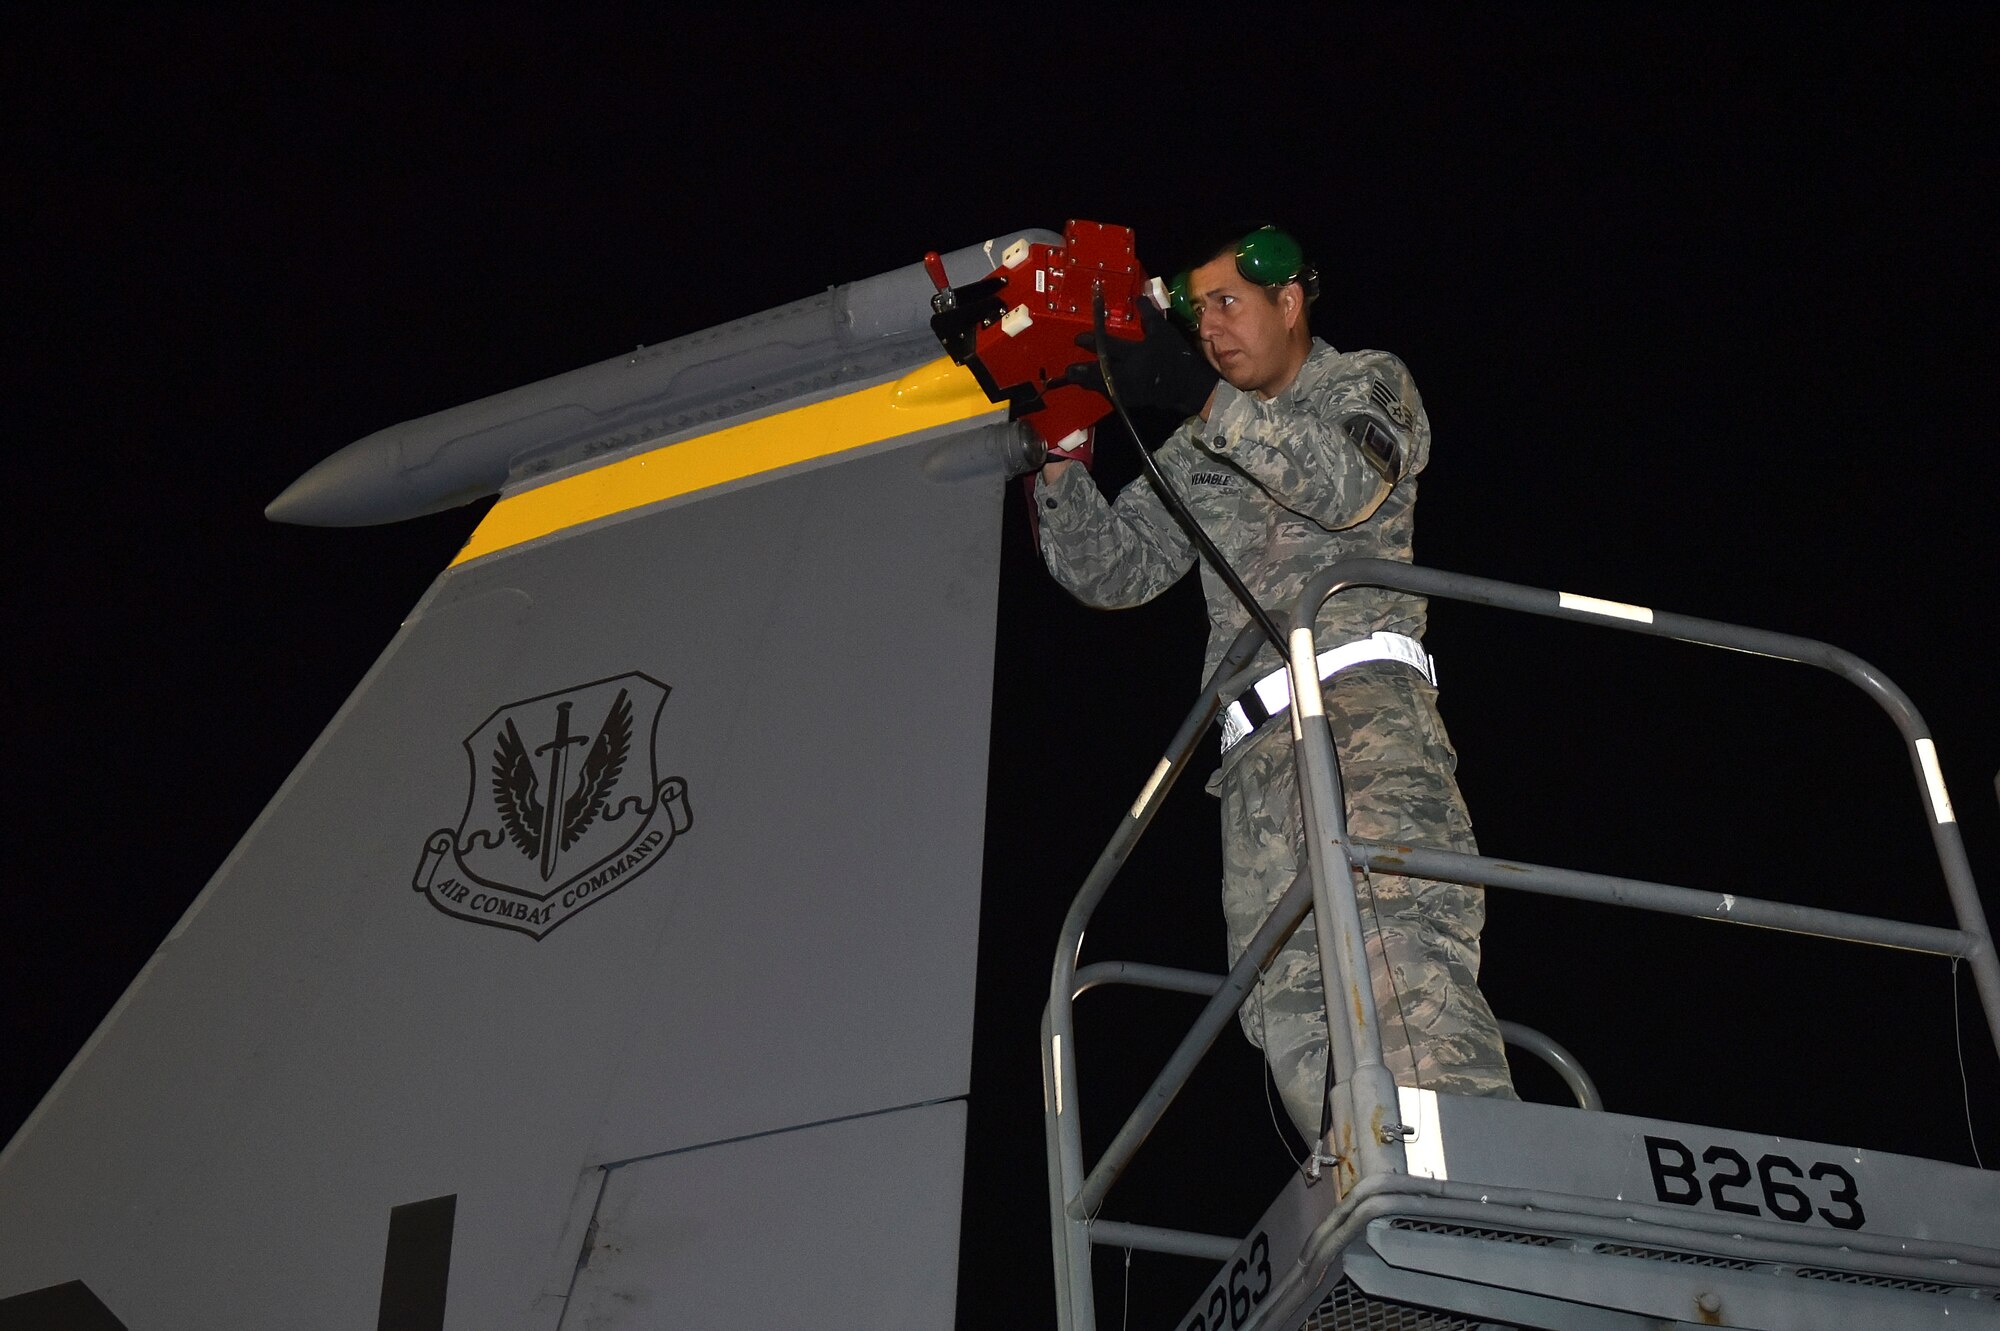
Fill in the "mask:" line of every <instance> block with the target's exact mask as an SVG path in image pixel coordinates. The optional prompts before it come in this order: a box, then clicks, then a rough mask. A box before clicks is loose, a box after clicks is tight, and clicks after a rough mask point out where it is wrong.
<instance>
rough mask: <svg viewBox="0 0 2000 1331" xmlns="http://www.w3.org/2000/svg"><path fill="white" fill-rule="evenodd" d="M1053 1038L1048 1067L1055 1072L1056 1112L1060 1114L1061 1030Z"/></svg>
mask: <svg viewBox="0 0 2000 1331" xmlns="http://www.w3.org/2000/svg"><path fill="white" fill-rule="evenodd" d="M1054 1039H1055V1049H1054V1051H1053V1052H1052V1053H1051V1055H1050V1057H1049V1067H1050V1068H1051V1069H1052V1070H1053V1071H1054V1073H1055V1083H1056V1113H1058V1114H1060V1113H1062V1034H1061V1032H1057V1034H1056V1035H1055V1037H1054Z"/></svg>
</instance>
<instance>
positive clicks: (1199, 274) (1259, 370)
mask: <svg viewBox="0 0 2000 1331" xmlns="http://www.w3.org/2000/svg"><path fill="white" fill-rule="evenodd" d="M1188 292H1189V294H1190V295H1191V296H1192V297H1193V298H1194V307H1195V310H1196V312H1197V314H1198V315H1199V322H1198V323H1197V324H1196V325H1195V332H1196V336H1198V337H1199V338H1200V339H1201V349H1202V351H1203V353H1204V354H1206V355H1207V357H1208V363H1209V364H1210V365H1213V366H1214V367H1215V372H1216V373H1217V374H1219V375H1221V376H1222V377H1223V378H1224V379H1226V380H1228V381H1229V383H1230V384H1231V385H1232V386H1234V387H1236V388H1238V389H1241V390H1242V391H1243V392H1246V393H1259V394H1261V395H1263V396H1265V397H1270V396H1272V395H1273V394H1275V393H1277V392H1278V390H1280V389H1282V388H1283V387H1284V386H1285V385H1286V384H1288V383H1290V382H1291V381H1292V376H1293V375H1295V374H1297V373H1298V368H1299V367H1298V362H1299V359H1300V358H1299V356H1298V355H1297V343H1296V341H1295V339H1294V338H1293V336H1292V329H1293V328H1294V327H1295V326H1296V324H1297V323H1298V320H1299V318H1300V316H1301V315H1302V313H1303V303H1304V302H1303V300H1302V298H1301V297H1300V295H1299V290H1298V288H1297V287H1294V286H1287V287H1280V288H1279V289H1278V291H1277V299H1276V300H1273V299H1272V298H1271V294H1272V293H1271V292H1270V291H1268V290H1267V289H1265V288H1264V287H1260V286H1258V285H1257V284H1256V283H1254V282H1252V281H1250V280H1249V279H1248V278H1246V277H1244V276H1243V274H1241V273H1239V272H1237V271H1236V260H1235V258H1234V257H1233V256H1231V255H1227V254H1225V255H1223V256H1222V257H1221V258H1219V259H1211V260H1210V261H1209V262H1207V263H1205V264H1203V265H1202V266H1201V267H1199V268H1197V269H1195V270H1194V271H1193V272H1192V273H1190V274H1188Z"/></svg>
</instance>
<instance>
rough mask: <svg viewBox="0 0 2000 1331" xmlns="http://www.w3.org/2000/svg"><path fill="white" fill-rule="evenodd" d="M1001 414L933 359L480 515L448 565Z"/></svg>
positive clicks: (959, 372)
mask: <svg viewBox="0 0 2000 1331" xmlns="http://www.w3.org/2000/svg"><path fill="white" fill-rule="evenodd" d="M1001 410H1002V408H1001V407H999V406H997V405H996V404H994V403H992V402H989V401H988V400H987V398H986V394H985V393H983V392H981V391H980V388H979V384H978V383H977V381H975V380H974V379H973V377H972V372H971V371H969V370H966V369H963V368H961V367H959V366H957V365H954V364H952V363H951V362H950V361H949V360H943V359H940V360H935V361H932V362H930V363H929V364H928V365H922V366H919V367H918V368H916V369H914V370H912V371H910V372H909V373H908V374H906V375H904V376H903V377H902V378H901V379H899V380H897V381H895V382H894V383H887V384H877V385H876V386H875V387H873V388H864V389H862V390H861V391H859V392H856V393H846V394H843V395H842V396H840V397H835V398H828V399H827V400H826V401H824V402H814V403H811V404H810V405H807V406H803V407H794V408H793V409H792V410H790V411H781V412H779V413H777V414H776V415H773V416H765V417H761V418H759V419H757V420H754V421H745V422H744V423H743V424H741V425H732V426H729V427H728V428H726V429H721V430H717V431H716V432H715V433H714V434H705V435H701V436H699V437H697V438H694V439H683V440H681V441H680V442H679V443H677V444H668V445H666V446H664V447H661V448H655V449H649V450H648V451H646V452H644V453H639V454H635V455H634V456H632V457H628V458H620V459H619V460H618V461H616V462H609V463H606V464H605V465H604V466H601V467H595V468H592V469H591V470H589V471H584V472H578V473H577V474H576V475H574V476H565V477H563V478H561V479H560V480H554V481H550V482H549V483H548V484H546V485H538V486H535V487H534V488H533V489H529V490H523V491H521V492H520V493H519V494H514V495H509V496H507V497H506V498H505V499H502V500H501V501H500V502H499V503H497V504H495V505H494V506H493V507H492V508H491V509H489V510H488V511H487V514H486V517H485V520H484V521H482V522H481V523H480V524H479V526H478V527H477V528H476V529H475V530H474V531H473V533H472V539H471V540H469V541H467V542H466V543H465V548H464V549H463V550H460V551H459V552H458V557H457V558H456V559H454V560H452V561H451V562H452V564H453V565H454V566H456V565H459V564H463V563H465V562H467V561H468V560H473V559H478V558H480V557H481V556H483V555H490V554H493V553H494V552H495V551H499V550H505V549H508V548H510V547H512V546H516V545H519V544H521V543H522V542H523V541H532V540H536V539H537V538H539V537H543V536H548V535H550V534H552V533H554V532H559V531H562V530H564V529H565V528H568V527H574V526H576V525H578V524H579V523H584V522H593V521H595V520H597V519H598V518H604V517H609V516H611V515H612V514H614V513H624V512H628V511H630V510H631V509H635V508H643V507H644V506H645V505H647V504H657V503H659V502H660V501H661V500H663V499H672V498H675V497H676V496H679V495H685V494H691V493H693V492H694V491H696V490H705V489H708V488H709V487H710V486H716V485H722V484H724V483H726V482H729V481H737V480H742V479H743V478H744V477H746V476H755V475H757V474H758V473H760V472H766V471H773V470H775V469H777V468H779V467H790V466H794V465H796V464H798V463H801V462H809V461H811V460H812V459H814V458H823V457H828V456H831V455H832V454H835V453H844V452H846V451H847V450H849V449H854V448H862V447H865V446H867V445H869V444H873V443H879V442H881V441H882V440H884V439H893V438H895V437H896V436H897V435H901V434H912V433H914V432H916V431H918V430H928V429H931V428H933V427H935V426H939V425H950V424H953V423H954V422H957V421H965V420H971V419H973V418H974V417H977V416H982V415H985V414H987V413H989V412H994V413H997V412H999V411H1001Z"/></svg>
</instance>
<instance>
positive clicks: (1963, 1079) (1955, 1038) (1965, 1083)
mask: <svg viewBox="0 0 2000 1331" xmlns="http://www.w3.org/2000/svg"><path fill="white" fill-rule="evenodd" d="M1951 1042H1952V1044H1953V1045H1954V1046H1955V1047H1956V1048H1957V1050H1958V1089H1959V1095H1960V1098H1961V1099H1962V1100H1963V1101H1964V1103H1965V1139H1966V1140H1967V1141H1969V1142H1971V1143H1972V1162H1973V1163H1974V1164H1976V1165H1978V1166H1979V1167H1980V1168H1981V1169H1984V1168H1986V1162H1985V1161H1984V1160H1982V1159H1980V1158H1979V1133H1978V1132H1977V1131H1975V1130H1974V1128H1973V1126H1972V1081H1971V1079H1970V1078H1969V1077H1967V1075H1966V1072H1965V1035H1964V1033H1963V1032H1962V1031H1960V1030H1959V1025H1958V958H1957V957H1953V958H1952V959H1951Z"/></svg>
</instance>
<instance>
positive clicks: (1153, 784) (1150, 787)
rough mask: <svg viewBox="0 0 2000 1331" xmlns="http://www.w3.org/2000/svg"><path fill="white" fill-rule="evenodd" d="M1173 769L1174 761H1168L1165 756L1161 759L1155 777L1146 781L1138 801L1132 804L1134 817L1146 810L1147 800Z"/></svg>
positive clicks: (1155, 770)
mask: <svg viewBox="0 0 2000 1331" xmlns="http://www.w3.org/2000/svg"><path fill="white" fill-rule="evenodd" d="M1172 770H1173V764H1172V763H1170V762H1168V761H1167V760H1166V759H1165V758H1162V759H1160V765H1159V766H1158V767H1155V768H1154V769H1153V779H1152V780H1150V781H1148V782H1147V783H1146V788H1145V789H1144V790H1142V791H1140V792H1139V798H1138V800H1137V802H1135V803H1134V804H1133V805H1132V816H1133V817H1134V818H1137V817H1138V816H1139V815H1140V814H1142V813H1144V812H1145V811H1146V801H1148V800H1150V799H1152V798H1153V792H1154V791H1156V790H1158V789H1159V788H1160V783H1161V782H1162V781H1165V780H1166V779H1167V773H1168V772H1170V771H1172Z"/></svg>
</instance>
